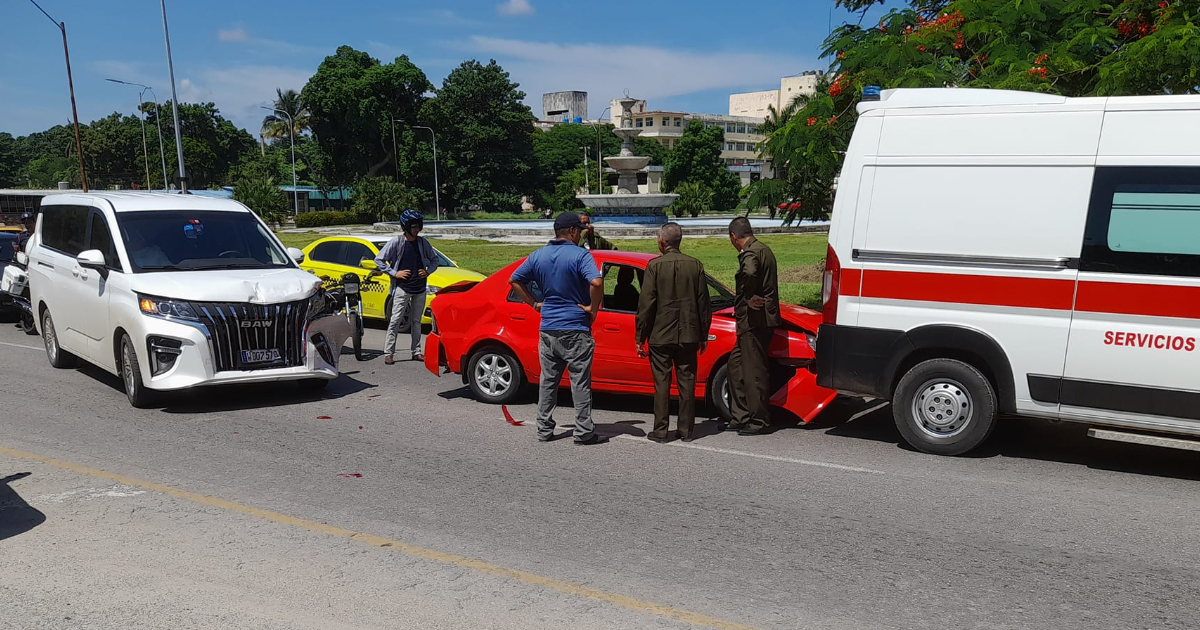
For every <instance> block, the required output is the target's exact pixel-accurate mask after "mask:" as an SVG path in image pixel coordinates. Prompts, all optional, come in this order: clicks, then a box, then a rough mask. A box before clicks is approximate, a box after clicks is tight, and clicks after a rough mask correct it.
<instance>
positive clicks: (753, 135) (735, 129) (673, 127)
mask: <svg viewBox="0 0 1200 630" xmlns="http://www.w3.org/2000/svg"><path fill="white" fill-rule="evenodd" d="M613 107H614V108H616V109H615V111H621V110H620V106H619V105H617V104H616V101H615V100H614V101H613ZM630 115H631V116H632V117H633V127H634V128H635V129H641V130H642V135H641V137H643V138H652V139H654V140H657V141H658V142H659V144H661V145H663V146H664V147H666V148H668V149H674V148H675V145H676V144H677V143H678V142H679V139H680V138H682V137H683V130H684V128H685V127H687V124H688V121H691V120H699V121H701V122H703V123H704V125H705V126H707V127H719V128H720V129H721V131H722V132H723V133H724V136H725V139H724V145H723V146H722V150H721V159H722V160H724V161H725V164H726V165H729V166H734V165H743V164H758V163H759V162H760V160H759V157H758V145H759V144H760V143H762V141H763V139H764V137H763V135H762V134H761V133H759V125H761V124H762V123H763V118H762V117H755V116H724V115H721V114H695V113H688V112H675V111H651V110H649V108H648V107H647V105H646V101H638V102H637V103H634V105H633V109H632V111H631V114H630ZM613 122H614V124H617V120H616V118H615V117H614V119H613Z"/></svg>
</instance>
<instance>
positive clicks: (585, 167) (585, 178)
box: [579, 147, 592, 195]
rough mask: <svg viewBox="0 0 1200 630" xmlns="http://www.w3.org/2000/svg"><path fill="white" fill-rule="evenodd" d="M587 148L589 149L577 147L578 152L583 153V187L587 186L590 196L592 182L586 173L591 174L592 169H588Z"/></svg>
mask: <svg viewBox="0 0 1200 630" xmlns="http://www.w3.org/2000/svg"><path fill="white" fill-rule="evenodd" d="M588 148H589V147H579V150H580V151H583V185H584V186H587V191H588V194H589V195H590V194H592V182H591V177H590V176H589V175H588V173H589V172H591V170H592V169H590V168H588Z"/></svg>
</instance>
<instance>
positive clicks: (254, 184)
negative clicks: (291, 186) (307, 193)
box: [185, 158, 289, 223]
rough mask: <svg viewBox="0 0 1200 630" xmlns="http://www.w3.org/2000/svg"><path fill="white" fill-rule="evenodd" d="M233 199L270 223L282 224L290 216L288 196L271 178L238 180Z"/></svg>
mask: <svg viewBox="0 0 1200 630" xmlns="http://www.w3.org/2000/svg"><path fill="white" fill-rule="evenodd" d="M185 159H186V158H185ZM233 198H234V200H235V201H240V202H242V203H243V204H245V205H246V207H247V208H250V209H251V210H253V211H254V212H255V213H256V214H258V216H260V217H262V219H263V220H264V221H266V222H268V223H282V222H283V220H284V219H285V218H286V217H287V214H288V209H289V206H288V196H287V194H286V193H284V192H283V190H282V189H280V188H279V186H277V185H276V184H275V181H274V180H272V179H270V178H250V177H247V178H244V179H241V180H238V182H237V184H235V185H234V187H233Z"/></svg>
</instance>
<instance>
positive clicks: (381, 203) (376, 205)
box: [350, 177, 421, 221]
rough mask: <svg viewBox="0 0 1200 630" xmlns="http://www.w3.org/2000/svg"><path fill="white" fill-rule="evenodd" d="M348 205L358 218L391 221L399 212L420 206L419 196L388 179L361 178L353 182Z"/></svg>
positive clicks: (398, 215)
mask: <svg viewBox="0 0 1200 630" xmlns="http://www.w3.org/2000/svg"><path fill="white" fill-rule="evenodd" d="M350 203H351V204H352V205H351V207H352V208H354V210H355V212H358V213H359V215H360V216H369V217H371V218H373V219H374V220H375V221H392V220H395V219H397V218H399V217H400V213H401V212H404V211H405V210H408V209H410V208H416V207H418V206H419V205H421V196H420V195H419V194H418V193H417V192H416V191H414V190H410V189H409V188H408V187H406V186H405V185H404V184H401V183H399V182H397V181H395V180H394V179H392V178H390V177H363V178H360V179H359V180H358V181H357V182H355V184H354V194H353V195H351V196H350Z"/></svg>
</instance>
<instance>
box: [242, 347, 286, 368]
mask: <svg viewBox="0 0 1200 630" xmlns="http://www.w3.org/2000/svg"><path fill="white" fill-rule="evenodd" d="M278 360H279V350H242V363H243V364H245V365H251V364H254V363H273V362H275V361H278Z"/></svg>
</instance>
